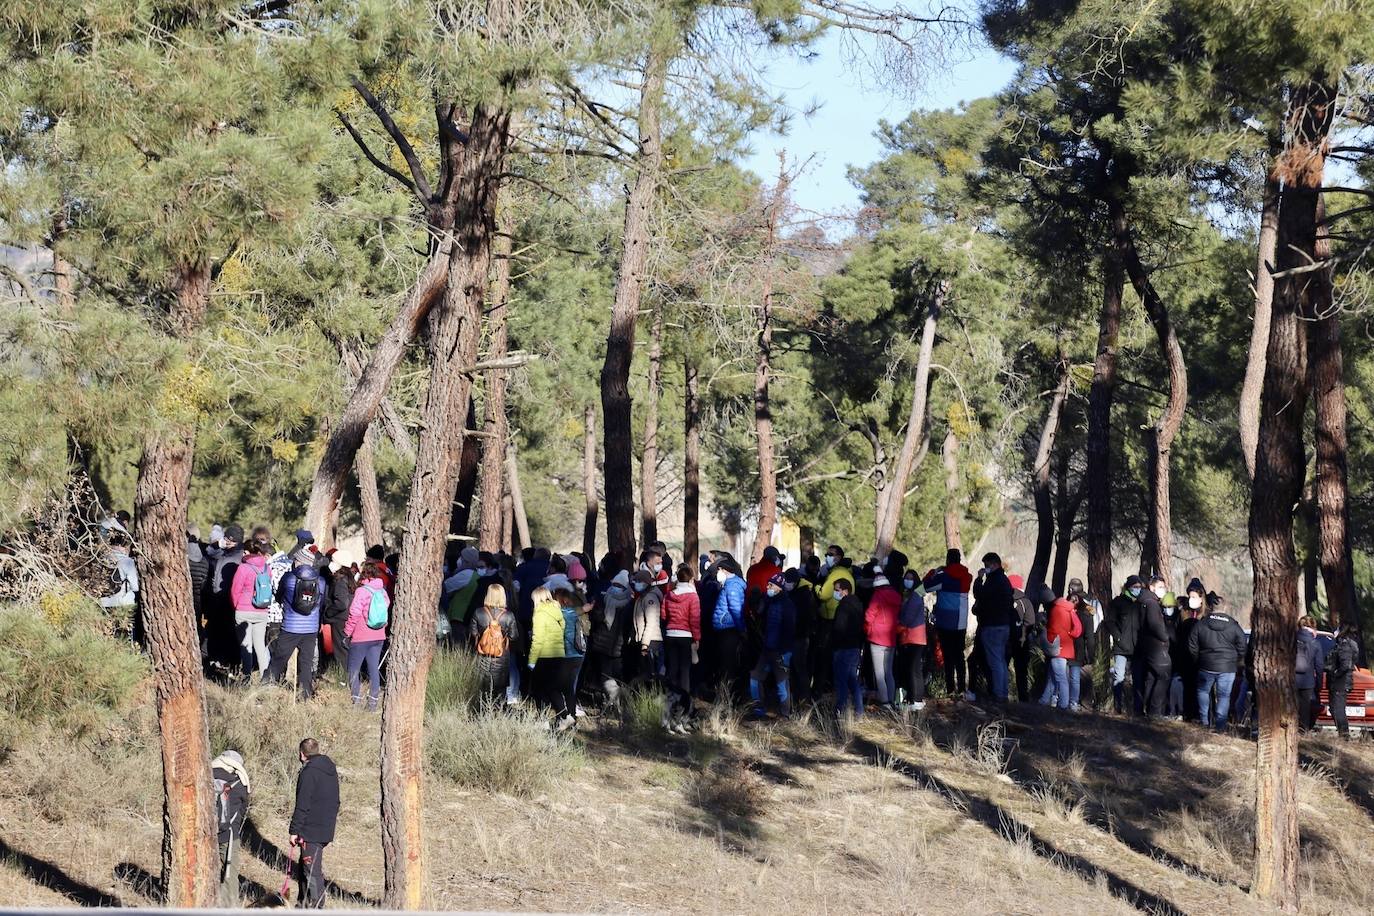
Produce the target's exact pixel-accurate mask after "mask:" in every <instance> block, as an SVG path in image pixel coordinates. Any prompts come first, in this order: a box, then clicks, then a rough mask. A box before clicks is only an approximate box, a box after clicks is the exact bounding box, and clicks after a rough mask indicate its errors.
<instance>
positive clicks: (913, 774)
mask: <svg viewBox="0 0 1374 916" xmlns="http://www.w3.org/2000/svg"><path fill="white" fill-rule="evenodd" d="M210 700H211V714H212V721H213V722H214V723H215V725H214V726H213V727H212V743H213V744H214V746H215V747H216V749H220V748H223V747H226V746H228V745H230V744H232V745H234V746H236V747H238V748H239V749H240V750H242V751H243V752H244V754H245V757H246V758H247V760H248V766H249V768H250V772H251V773H252V774H253V778H254V780H255V786H254V803H253V809H252V825H251V829H250V830H249V831H248V834H247V836H246V839H245V853H246V854H245V856H244V865H243V876H244V878H245V880H246V883H247V886H246V889H245V890H246V893H245V900H246V902H251V901H252V900H253V899H254V898H255V897H256V896H259V895H263V894H266V893H267V892H268V891H269V890H276V889H277V888H278V887H280V885H281V880H282V869H283V866H284V865H285V858H284V850H285V849H286V833H287V829H286V821H287V817H288V815H289V811H290V804H291V787H292V780H293V777H294V772H295V761H294V759H293V758H294V745H295V743H296V741H297V740H299V738H300V737H301V736H303V735H306V734H316V735H318V736H319V737H320V738H321V740H322V742H323V743H324V745H325V750H326V752H327V753H330V754H331V756H333V757H334V758H335V760H336V762H337V763H338V764H339V768H340V773H341V778H342V784H343V800H344V811H343V814H342V816H341V821H340V826H339V837H338V839H337V841H336V842H335V843H334V844H333V845H331V846H330V847H329V848H328V850H327V854H326V863H325V864H326V871H327V874H328V875H329V877H330V879H331V887H330V892H331V901H330V903H331V905H354V906H369V905H373V904H375V902H376V901H377V899H378V897H379V896H380V893H381V882H382V858H381V848H380V833H379V823H378V806H377V795H378V783H377V776H376V773H377V759H376V755H377V729H378V724H379V720H378V719H377V717H376V716H368V715H366V714H364V713H357V712H355V711H354V710H352V709H350V708H348V707H347V703H346V698H345V697H344V696H342V695H341V694H340V693H339V692H337V691H329V692H326V694H325V695H324V696H323V697H322V698H321V699H319V700H317V701H315V702H314V703H312V704H298V703H293V702H291V700H290V698H289V695H288V694H286V693H284V692H281V691H276V690H270V689H269V690H257V691H251V692H238V693H233V692H227V691H223V690H220V689H219V688H213V689H212V691H211V697H210ZM151 724H152V723H151V714H150V712H149V711H148V710H146V709H145V710H140V711H139V712H138V713H136V714H135V715H134V716H132V717H130V719H129V720H128V721H127V722H126V723H123V724H122V727H121V728H119V729H118V730H117V731H116V733H115V734H101V735H99V736H98V737H93V736H91V735H86V736H84V737H81V738H72V737H70V736H66V735H58V734H55V733H53V732H51V731H38V732H35V733H33V734H31V735H29V736H28V737H27V738H26V739H25V740H24V741H22V742H11V743H12V744H13V745H14V746H13V747H11V748H10V749H9V751H8V752H7V753H4V754H3V755H0V903H3V904H9V905H64V904H65V905H69V904H72V903H79V904H87V905H129V904H141V905H147V904H155V903H157V902H158V900H159V896H158V894H159V892H158V887H157V880H156V878H155V877H154V875H155V874H156V872H157V864H158V861H159V859H158V856H159V842H160V829H161V810H160V805H161V798H160V784H159V768H158V756H157V751H156V744H155V741H154V740H153V738H152V732H151V730H150V729H151ZM574 740H575V743H576V745H577V753H575V754H573V755H571V756H570V758H569V759H570V760H573V761H574V762H573V764H571V765H570V766H569V767H568V768H567V773H566V775H565V776H564V777H563V778H561V779H558V780H555V781H553V782H551V783H549V784H548V785H547V786H545V787H543V788H542V789H540V790H539V791H537V792H536V793H535V794H533V795H532V796H531V797H520V798H516V797H511V796H509V795H504V794H500V793H494V792H490V791H487V790H483V789H476V788H471V787H465V786H463V785H459V784H457V783H455V782H453V781H450V780H448V779H445V778H442V777H440V776H438V775H435V776H434V777H433V778H431V779H430V780H429V781H428V783H427V797H426V802H427V805H428V809H429V821H430V831H429V837H430V841H429V866H430V869H431V871H432V875H433V878H432V882H431V893H432V897H433V900H432V902H433V905H434V907H435V908H438V909H496V910H524V911H562V912H619V913H629V912H674V913H745V912H770V913H771V912H793V913H885V914H886V913H936V914H939V913H1009V912H1015V913H1093V914H1101V913H1127V912H1132V911H1144V912H1150V913H1207V914H1222V913H1260V912H1263V909H1262V908H1261V907H1259V906H1257V905H1256V904H1254V903H1253V902H1252V901H1251V900H1250V899H1249V898H1248V897H1247V896H1246V893H1245V892H1246V884H1247V882H1248V880H1249V870H1250V861H1249V855H1250V852H1249V850H1250V846H1251V843H1252V841H1253V838H1252V833H1251V831H1252V824H1251V814H1250V812H1251V809H1252V805H1253V792H1254V790H1253V754H1254V745H1253V744H1252V743H1250V742H1248V741H1245V740H1242V739H1239V738H1230V737H1217V736H1209V735H1207V734H1205V733H1203V732H1202V731H1200V730H1199V729H1196V728H1194V727H1191V726H1185V725H1183V724H1181V723H1172V722H1165V723H1159V724H1151V725H1144V724H1141V723H1139V722H1135V721H1130V720H1124V719H1117V718H1112V717H1103V716H1096V715H1080V716H1069V715H1067V714H1058V713H1055V712H1053V711H1046V710H1042V709H1040V708H1039V707H1034V706H1024V705H1016V704H1013V705H1012V706H1010V707H1008V708H1007V709H1004V710H996V711H995V712H994V711H992V710H982V709H979V708H978V707H975V706H969V705H967V704H957V705H956V704H948V703H940V704H932V706H931V708H929V709H928V710H927V712H926V713H924V714H922V715H920V716H919V717H915V718H912V717H908V718H904V719H892V718H887V717H878V716H872V717H870V718H869V719H868V720H867V721H865V722H864V723H862V724H860V725H859V726H857V727H856V728H855V729H854V730H853V731H852V732H843V731H841V730H839V729H837V728H836V727H835V726H833V725H831V724H828V723H826V722H825V721H824V720H822V719H821V718H820V717H819V716H809V717H804V718H803V720H802V721H794V722H790V723H786V724H778V723H759V724H752V723H750V724H745V723H739V722H737V721H735V720H734V719H733V718H732V717H730V716H728V715H717V716H715V717H713V721H709V722H706V723H705V724H704V727H703V729H702V730H701V731H699V732H698V733H696V734H693V735H692V736H690V737H677V736H668V735H666V734H662V733H659V732H657V730H656V729H654V728H652V727H650V728H647V729H644V728H642V729H640V730H638V731H636V730H632V729H628V728H621V727H618V726H616V725H613V724H612V723H610V722H595V721H591V722H589V723H588V725H587V727H585V728H584V729H583V730H582V731H581V733H580V734H579V735H578V737H577V738H576V739H574ZM1300 795H1301V798H1302V831H1303V857H1304V873H1303V890H1304V911H1307V912H1313V913H1350V912H1371V911H1374V882H1370V881H1368V880H1367V879H1366V878H1365V877H1364V872H1363V871H1362V870H1363V869H1365V868H1367V866H1368V862H1369V857H1368V850H1369V849H1371V848H1374V743H1371V742H1369V741H1365V742H1357V743H1355V744H1352V745H1342V744H1338V743H1337V742H1335V741H1334V740H1332V739H1329V738H1324V737H1315V738H1309V739H1306V740H1304V743H1303V770H1302V774H1301V786H1300Z"/></svg>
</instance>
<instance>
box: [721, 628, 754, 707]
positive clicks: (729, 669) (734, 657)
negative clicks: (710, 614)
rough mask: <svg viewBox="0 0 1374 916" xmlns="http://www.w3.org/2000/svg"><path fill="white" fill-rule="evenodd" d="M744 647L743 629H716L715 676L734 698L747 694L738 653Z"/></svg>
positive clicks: (740, 697)
mask: <svg viewBox="0 0 1374 916" xmlns="http://www.w3.org/2000/svg"><path fill="white" fill-rule="evenodd" d="M743 648H744V631H743V630H736V629H734V628H731V629H728V630H717V631H716V677H717V678H718V679H719V680H720V681H722V682H724V683H725V685H726V688H727V689H728V690H729V691H730V692H731V693H732V694H734V696H735V698H736V699H742V698H743V697H745V696H747V695H748V694H747V693H746V692H745V690H744V689H742V688H743V687H744V684H743V680H744V671H743V670H742V662H741V660H740V658H741V657H740V653H741V651H742V649H743Z"/></svg>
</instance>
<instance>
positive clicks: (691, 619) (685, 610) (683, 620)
mask: <svg viewBox="0 0 1374 916" xmlns="http://www.w3.org/2000/svg"><path fill="white" fill-rule="evenodd" d="M684 586H685V587H684ZM663 630H664V632H665V633H666V632H667V631H668V630H684V631H686V632H688V633H691V634H692V638H693V639H701V599H700V598H698V597H697V590H696V586H694V585H692V583H690V582H680V583H678V585H677V587H676V588H674V589H673V590H672V591H670V592H668V594H667V595H665V596H664V597H663Z"/></svg>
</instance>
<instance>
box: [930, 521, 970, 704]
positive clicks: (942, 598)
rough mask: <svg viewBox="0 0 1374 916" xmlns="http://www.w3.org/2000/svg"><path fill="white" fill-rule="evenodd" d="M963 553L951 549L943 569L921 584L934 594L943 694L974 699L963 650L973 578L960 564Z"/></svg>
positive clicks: (934, 572) (953, 548)
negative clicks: (970, 689) (942, 657)
mask: <svg viewBox="0 0 1374 916" xmlns="http://www.w3.org/2000/svg"><path fill="white" fill-rule="evenodd" d="M963 558H964V555H963V552H962V551H960V550H959V549H958V548H957V547H951V548H950V549H949V550H948V551H947V552H946V553H945V565H944V566H942V567H940V568H939V569H932V570H931V571H930V572H928V573H926V576H925V578H924V579H923V580H922V582H921V584H922V585H924V586H925V590H926V591H927V592H934V593H935V614H934V618H935V635H936V637H937V638H938V639H939V640H940V652H941V653H942V654H943V656H944V660H945V692H946V693H947V694H948V695H949V696H951V697H960V696H962V697H963V698H964V699H966V700H972V699H974V697H973V694H971V693H968V689H967V681H968V664H967V661H966V659H965V658H964V647H965V645H966V643H967V641H968V595H969V590H970V589H971V588H972V587H973V574H972V573H970V572H969V569H968V567H967V566H965V565H964V563H963Z"/></svg>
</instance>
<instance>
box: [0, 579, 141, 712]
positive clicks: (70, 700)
mask: <svg viewBox="0 0 1374 916" xmlns="http://www.w3.org/2000/svg"><path fill="white" fill-rule="evenodd" d="M49 604H50V605H51V616H52V617H54V618H60V626H54V625H53V624H52V623H49V610H48V608H46V607H44V608H41V609H34V608H30V607H26V606H22V605H11V606H9V607H5V608H3V609H0V709H3V710H4V712H5V713H6V714H7V715H10V716H13V717H14V718H16V719H19V720H22V721H24V722H28V723H38V722H50V723H53V724H55V725H57V726H59V727H62V728H64V729H67V730H69V731H72V732H76V733H85V732H87V731H90V730H92V729H96V728H99V727H100V726H102V725H104V724H106V723H108V722H109V721H110V720H111V719H112V718H113V717H114V716H115V715H118V714H121V713H124V712H126V711H127V710H129V709H130V708H132V707H133V706H134V704H135V702H136V701H137V700H138V699H139V698H140V697H141V696H143V694H144V687H145V682H146V678H147V675H148V667H147V664H146V663H145V661H144V660H143V658H142V656H140V655H139V654H138V653H137V652H136V651H135V650H134V649H133V648H132V647H131V646H128V645H125V644H121V643H118V642H112V641H111V640H110V639H108V638H107V637H105V636H102V635H101V632H100V631H101V627H102V626H103V622H102V619H101V616H100V613H99V609H98V607H96V606H95V605H94V604H93V603H91V602H74V601H64V600H62V599H60V598H57V599H53V601H51V602H49Z"/></svg>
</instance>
